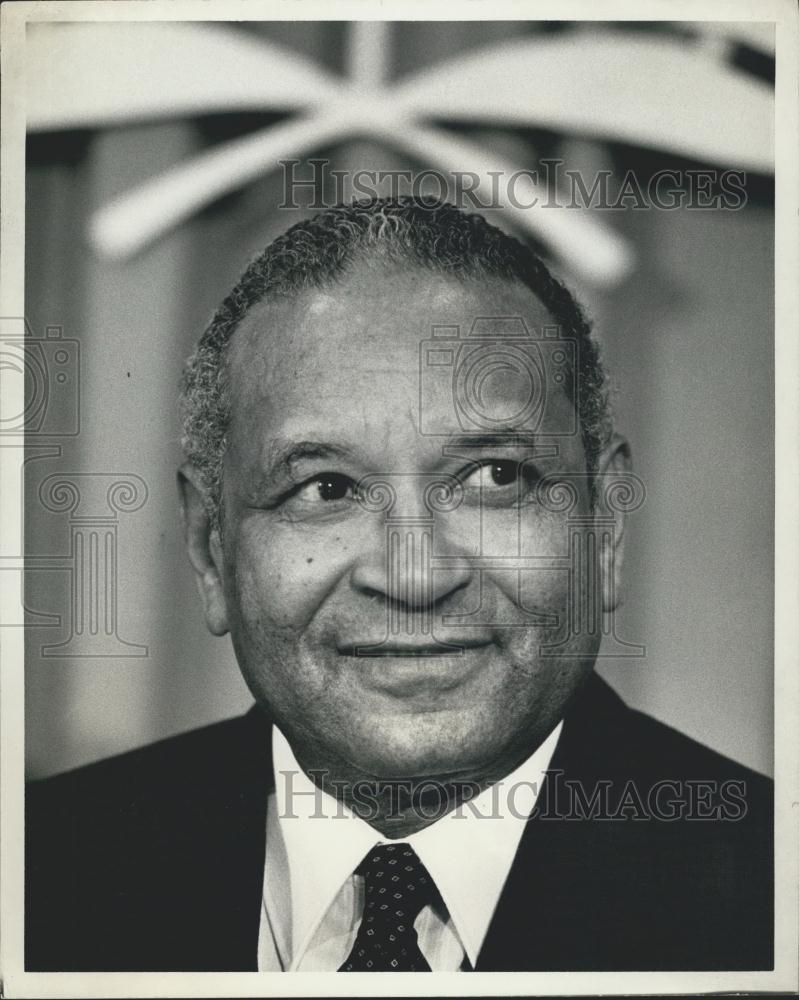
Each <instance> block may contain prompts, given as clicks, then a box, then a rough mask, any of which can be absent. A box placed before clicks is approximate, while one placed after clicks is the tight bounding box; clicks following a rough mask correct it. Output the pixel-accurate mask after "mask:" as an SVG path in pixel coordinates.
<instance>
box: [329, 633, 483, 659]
mask: <svg viewBox="0 0 799 1000" xmlns="http://www.w3.org/2000/svg"><path fill="white" fill-rule="evenodd" d="M490 644H491V639H489V638H479V639H477V638H475V637H474V636H469V637H460V638H456V639H449V638H448V639H447V641H446V642H430V641H429V640H427V641H425V642H397V641H396V640H391V641H387V640H385V639H380V640H377V641H375V642H369V641H366V640H364V641H362V642H347V643H339V645H338V646H337V650H338V653H339V654H340V655H341V656H356V657H368V656H407V657H423V656H461V655H462V654H463V653H465V652H467V651H468V650H471V649H480V648H482V647H483V646H488V645H490Z"/></svg>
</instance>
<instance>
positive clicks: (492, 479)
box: [463, 462, 521, 490]
mask: <svg viewBox="0 0 799 1000" xmlns="http://www.w3.org/2000/svg"><path fill="white" fill-rule="evenodd" d="M520 475H521V468H520V465H519V463H518V462H485V463H484V464H483V465H481V466H480V467H479V468H478V469H475V470H474V471H473V472H472V473H471V474H470V475H468V476H467V477H466V478H465V479H464V480H463V484H464V486H470V487H480V488H481V489H483V490H496V489H501V488H502V487H503V486H512V485H513V484H514V483H516V482H517V481H518V479H519V476H520Z"/></svg>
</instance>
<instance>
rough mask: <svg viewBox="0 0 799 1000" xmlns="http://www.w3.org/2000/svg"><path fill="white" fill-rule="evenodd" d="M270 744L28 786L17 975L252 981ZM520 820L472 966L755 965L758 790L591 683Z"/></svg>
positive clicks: (763, 868)
mask: <svg viewBox="0 0 799 1000" xmlns="http://www.w3.org/2000/svg"><path fill="white" fill-rule="evenodd" d="M270 746H271V740H270V738H269V722H268V721H267V720H266V719H265V718H264V717H263V716H262V714H261V713H260V710H258V709H253V710H252V711H251V712H250V713H248V714H247V715H246V716H244V717H243V718H241V719H234V720H230V721H226V722H222V723H219V724H217V725H213V726H209V727H206V728H204V729H200V730H197V731H195V732H191V733H187V734H186V735H182V736H178V737H175V738H173V739H168V740H165V741H163V742H161V743H157V744H155V745H153V746H149V747H146V748H144V749H141V750H135V751H133V752H131V753H127V754H124V755H122V756H120V757H116V758H113V759H110V760H106V761H102V762H100V763H98V764H93V765H91V766H89V767H85V768H81V769H80V770H76V771H73V772H71V773H68V774H64V775H60V776H58V777H55V778H52V779H48V780H46V781H43V782H37V783H33V784H32V785H31V786H29V789H28V796H27V807H28V812H27V815H28V819H27V863H26V892H27V911H26V942H25V944H26V968H27V969H28V970H32V971H48V970H49V971H56V970H57V971H71V970H84V971H85V970H93V971H109V970H116V971H162V970H172V971H224V970H255V968H256V949H257V939H258V926H259V918H260V906H261V890H262V876H263V864H264V841H265V810H266V798H267V794H268V792H269V791H270V787H271V782H272V777H271V772H272V769H271V760H270ZM664 781H666V782H671V784H666V785H663V784H662V782H664ZM603 782H604V784H602V783H603ZM577 783H579V788H578V784H577ZM630 783H632V785H631V784H630ZM659 783H661V784H659ZM689 783H693V784H689ZM702 783H712V784H710V785H708V784H704V785H703V784H702ZM735 783H738V784H735ZM740 783H743V785H741V784H740ZM576 788H578V791H579V794H578V791H575V789H576ZM603 789H604V791H603ZM603 795H604V796H605V800H604V803H603V798H602V797H603ZM680 800H682V801H684V802H688V803H689V805H688V813H689V814H690V813H693V814H697V813H698V814H699V815H698V816H696V815H695V816H694V818H691V817H690V815H689V814H683V815H682V816H680V814H679V808H678V803H679V801H680ZM580 803H582V808H581V809H580V808H579V806H580ZM642 807H643V811H642ZM653 810H654V812H655V813H656V815H655V816H652V811H653ZM536 811H537V815H535V816H534V818H532V819H531V820H530V821H529V822H528V824H527V828H526V831H525V833H524V836H523V837H522V841H521V844H520V847H519V850H518V852H517V855H516V858H515V861H514V864H513V866H512V869H511V872H510V875H509V877H508V880H507V883H506V885H505V889H504V892H503V894H502V897H501V899H500V902H499V905H498V907H497V910H496V913H495V915H494V918H493V921H492V923H491V926H490V928H489V931H488V934H487V937H486V940H485V943H484V945H483V949H482V952H481V954H480V958H479V961H478V965H477V971H487V970H667V969H668V970H699V969H715V970H718V969H769V968H771V967H772V947H773V902H772V898H773V870H772V859H773V853H772V849H773V831H772V824H773V811H772V795H771V783H770V782H769V781H768V780H767V779H765V778H763V777H762V776H760V775H757V774H755V773H754V772H752V771H749V770H747V769H746V768H744V767H741V766H740V765H738V764H735V763H733V762H732V761H730V760H728V759H726V758H724V757H721V756H720V755H718V754H716V753H714V752H713V751H711V750H709V749H707V748H706V747H703V746H701V745H700V744H698V743H696V742H694V741H692V740H690V739H688V738H687V737H685V736H683V735H681V734H679V733H677V732H676V731H675V730H673V729H670V728H668V727H667V726H664V725H661V724H660V723H658V722H655V721H654V720H653V719H651V718H649V717H647V716H645V715H642V714H640V713H639V712H635V711H633V710H631V709H629V708H627V707H626V706H625V705H624V703H623V702H622V701H621V700H620V699H619V698H618V696H617V695H616V694H615V693H614V692H612V691H611V689H610V688H608V687H607V685H605V684H604V683H603V682H602V681H601V680H599V678H598V677H595V676H594V677H592V678H591V680H590V681H589V682H588V684H587V685H586V686H585V688H584V689H583V691H582V692H581V694H580V696H579V697H578V698H577V700H576V702H575V704H574V705H573V706H572V707H571V708H570V710H569V711H568V713H567V715H566V721H565V725H564V728H563V733H562V735H561V739H560V741H559V744H558V747H557V749H556V752H555V756H554V758H553V760H552V764H551V767H550V773H549V775H548V777H547V780H546V782H545V784H544V786H543V788H542V790H541V794H540V796H539V802H538V806H537V810H536ZM671 812H675V818H673V819H666V818H663V816H666V815H669V814H670V813H671ZM714 814H718V815H719V816H721V815H725V816H726V817H727V818H715V819H709V818H701V817H702V816H703V815H705V816H707V815H714ZM742 814H743V815H742ZM580 815H582V818H579V817H580ZM658 815H660V816H661V818H657V816H658ZM647 816H649V818H646V817H647ZM736 817H737V818H736ZM475 863H476V864H479V859H475Z"/></svg>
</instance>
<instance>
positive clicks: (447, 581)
mask: <svg viewBox="0 0 799 1000" xmlns="http://www.w3.org/2000/svg"><path fill="white" fill-rule="evenodd" d="M403 485H404V486H405V487H406V488H402V486H400V485H399V484H396V483H393V484H392V491H393V492H392V497H391V501H390V503H388V504H387V505H386V509H385V510H383V511H379V512H375V513H374V515H373V523H372V524H371V525H370V527H369V529H368V542H367V541H366V537H364V541H365V542H366V544H365V545H364V547H363V549H362V553H361V556H360V558H359V559H358V560H357V561H356V562H355V564H354V565H353V567H352V571H351V582H352V585H353V587H354V588H356V589H357V590H359V591H361V592H363V593H366V594H369V595H370V596H377V597H381V598H383V599H384V600H385V601H386V602H387V603H388V604H389V606H390V607H392V608H395V609H396V610H397V611H402V612H405V613H406V614H407V613H409V612H420V613H424V612H426V611H427V612H431V611H432V610H433V608H434V607H435V606H436V605H437V604H440V603H441V602H443V601H445V600H446V598H447V597H449V596H450V595H452V594H454V593H456V592H457V591H459V590H462V589H463V588H465V587H466V586H468V584H469V582H470V581H471V580H472V577H473V569H472V567H471V566H470V565H469V563H468V561H467V560H464V559H458V560H457V565H456V566H454V567H450V566H447V565H446V562H444V564H443V565H441V563H439V565H438V566H437V567H436V568H435V569H433V564H434V548H435V556H453V555H459V556H463V555H465V554H466V552H465V551H463V550H461V549H460V548H459V547H458V545H457V543H456V541H455V539H454V538H453V537H452V533H451V532H448V531H447V527H448V525H447V521H448V520H449V516H448V515H449V511H448V510H447V509H446V507H447V504H446V503H445V504H443V505H442V504H439V505H438V509H436V504H435V502H431V496H433V497H435V496H436V495H438V497H439V499H440V496H441V493H439V494H436V492H435V484H434V485H433V486H432V487H429V486H428V488H424V489H421V488H420V484H419V483H418V482H411V483H410V484H403ZM456 504H457V497H455V498H454V499H453V501H452V502H451V503H450V504H449V506H455V505H456ZM442 506H443V507H444V508H445V509H441V507H442Z"/></svg>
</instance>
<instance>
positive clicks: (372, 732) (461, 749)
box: [342, 707, 505, 780]
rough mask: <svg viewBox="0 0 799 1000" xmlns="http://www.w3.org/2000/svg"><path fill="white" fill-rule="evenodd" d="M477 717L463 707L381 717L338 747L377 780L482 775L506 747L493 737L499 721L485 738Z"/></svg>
mask: <svg viewBox="0 0 799 1000" xmlns="http://www.w3.org/2000/svg"><path fill="white" fill-rule="evenodd" d="M477 715H478V713H477V712H469V711H468V710H466V709H464V708H462V707H461V708H459V709H456V708H450V709H443V710H441V711H438V712H429V711H428V712H420V713H419V714H418V715H413V714H407V713H404V714H402V715H395V716H388V715H383V716H381V717H378V718H375V719H374V720H373V721H370V722H367V723H366V725H353V726H352V727H351V728H350V731H349V734H348V743H347V747H346V748H342V749H343V750H344V752H345V755H346V758H347V759H348V760H349V761H350V762H351V764H352V765H353V766H354V768H355V770H356V771H357V772H358V773H361V774H364V775H369V776H370V777H373V778H375V779H377V780H409V779H412V780H416V779H424V778H431V779H433V778H434V779H440V780H446V779H447V778H448V777H452V778H470V777H472V776H475V777H476V776H478V775H479V776H482V775H484V774H485V773H486V772H487V771H491V770H492V767H493V765H494V762H495V761H497V759H498V758H501V757H502V756H503V751H504V750H505V747H504V746H503V745H502V744H497V743H496V742H495V741H496V734H497V733H501V732H503V731H504V730H503V729H502V727H501V725H500V722H499V720H497V723H496V726H495V727H494V729H493V734H492V737H493V738H488V737H487V735H486V727H485V720H484V719H480V718H477V717H476V716H477ZM364 721H366V720H364Z"/></svg>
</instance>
